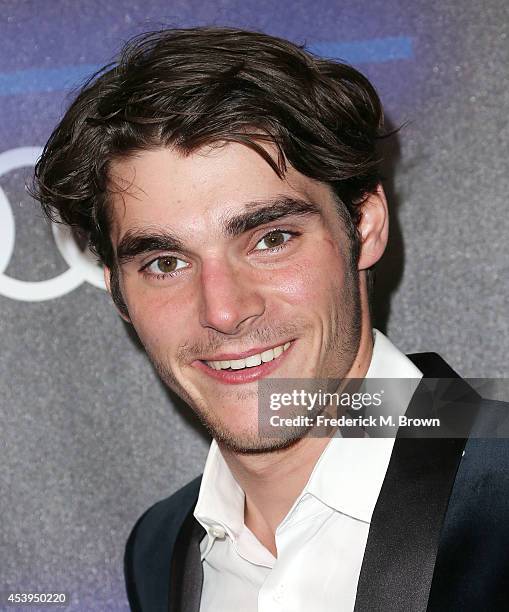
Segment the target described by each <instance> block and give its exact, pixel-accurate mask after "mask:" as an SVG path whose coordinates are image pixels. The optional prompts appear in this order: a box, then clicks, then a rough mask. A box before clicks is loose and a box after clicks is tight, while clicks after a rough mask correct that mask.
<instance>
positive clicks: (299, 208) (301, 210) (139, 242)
mask: <svg viewBox="0 0 509 612" xmlns="http://www.w3.org/2000/svg"><path fill="white" fill-rule="evenodd" d="M245 208H246V210H245V211H244V212H241V213H239V214H236V215H233V216H231V217H223V218H222V219H221V229H222V232H223V234H224V235H225V236H227V237H230V238H234V237H236V236H239V235H241V234H243V233H244V232H247V231H249V230H251V229H254V228H256V227H259V226H260V225H265V224H267V223H271V222H273V221H277V220H279V219H285V218H287V217H295V216H298V217H302V216H310V215H321V214H322V211H321V209H320V207H319V206H318V205H316V204H314V203H313V202H308V201H306V200H302V199H300V198H294V197H287V196H284V197H277V198H274V199H272V200H255V201H253V202H248V203H246V204H245ZM153 251H177V252H185V251H186V247H185V245H184V243H183V242H182V240H181V239H180V238H178V237H177V236H176V235H175V234H173V233H172V232H171V231H168V230H167V229H162V228H153V229H150V228H147V229H144V230H138V229H136V228H133V229H130V230H128V231H127V232H126V233H125V234H124V236H123V237H122V240H121V241H120V243H119V245H118V247H117V262H118V264H119V265H122V264H125V263H127V262H128V261H130V260H132V259H134V258H135V257H137V256H138V255H143V254H145V253H151V252H153Z"/></svg>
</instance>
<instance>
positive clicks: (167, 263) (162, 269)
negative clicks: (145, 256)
mask: <svg viewBox="0 0 509 612" xmlns="http://www.w3.org/2000/svg"><path fill="white" fill-rule="evenodd" d="M186 267H189V265H188V264H187V265H186V262H185V261H182V259H179V258H178V257H173V255H163V256H162V257H158V258H157V259H154V261H152V262H151V263H150V264H149V265H148V266H146V268H145V270H146V272H147V273H148V274H151V275H153V276H157V275H158V274H172V273H173V272H177V271H179V270H180V269H181V268H186Z"/></svg>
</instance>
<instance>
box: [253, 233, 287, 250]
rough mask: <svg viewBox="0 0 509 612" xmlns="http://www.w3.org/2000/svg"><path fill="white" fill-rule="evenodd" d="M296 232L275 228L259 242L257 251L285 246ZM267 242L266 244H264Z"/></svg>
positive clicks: (256, 247)
mask: <svg viewBox="0 0 509 612" xmlns="http://www.w3.org/2000/svg"><path fill="white" fill-rule="evenodd" d="M294 235H295V234H294V232H284V231H283V230H273V231H272V232H269V233H268V234H265V236H264V237H263V238H262V239H261V240H260V241H259V242H258V243H257V245H256V246H255V248H254V250H255V251H266V250H269V249H277V248H278V247H281V246H283V245H284V244H285V243H286V242H288V241H289V240H291V239H292V237H293V236H294ZM264 243H265V246H263V245H264Z"/></svg>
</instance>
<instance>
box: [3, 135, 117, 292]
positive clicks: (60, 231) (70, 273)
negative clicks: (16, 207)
mask: <svg viewBox="0 0 509 612" xmlns="http://www.w3.org/2000/svg"><path fill="white" fill-rule="evenodd" d="M41 153H42V149H41V148H40V147H20V148H18V149H11V150H10V151H5V152H4V153H0V177H2V176H3V175H4V174H7V173H8V172H10V171H11V170H17V169H18V168H24V167H26V166H33V165H34V164H35V162H36V161H37V159H38V157H39V156H40V155H41ZM51 229H52V232H53V237H54V239H55V244H56V247H57V249H58V250H59V251H60V254H61V255H62V257H63V258H64V260H65V261H66V263H67V265H68V266H69V268H68V269H67V270H66V271H65V272H63V273H62V274H59V275H58V276H55V277H54V278H50V279H49V280H43V281H37V282H30V281H22V280H19V279H17V278H12V277H10V276H7V275H6V274H5V270H6V268H7V266H8V265H9V261H10V260H11V257H12V253H13V251H14V243H15V240H16V231H15V223H14V216H13V214H12V209H11V205H10V203H9V200H8V198H7V196H6V195H5V192H4V191H3V189H2V188H1V187H0V294H1V295H4V296H6V297H8V298H12V299H13V300H21V301H23V302H41V301H44V300H52V299H55V298H58V297H61V296H63V295H66V294H67V293H70V292H71V291H73V289H76V287H78V286H79V285H81V284H82V283H83V282H87V283H90V284H91V285H93V286H94V287H98V288H100V289H105V288H106V287H105V285H104V278H103V274H102V270H101V268H100V267H99V266H98V265H97V263H96V261H95V259H94V257H93V255H92V253H90V251H88V249H87V250H86V251H85V252H83V251H82V250H81V249H80V247H79V246H78V245H77V244H76V242H75V240H74V238H73V235H72V232H71V230H70V228H69V227H67V226H65V225H62V224H60V223H58V224H57V223H53V224H52V225H51Z"/></svg>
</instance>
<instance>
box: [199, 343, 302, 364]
mask: <svg viewBox="0 0 509 612" xmlns="http://www.w3.org/2000/svg"><path fill="white" fill-rule="evenodd" d="M289 346H290V343H289V342H287V343H286V344H281V345H280V346H276V347H274V348H271V349H268V350H267V351H263V353H257V354H256V355H250V356H249V357H246V358H245V359H230V360H229V361H206V362H205V363H206V364H207V365H208V366H210V367H211V368H214V370H225V369H226V368H231V369H232V370H241V369H242V368H253V367H254V366H258V365H260V364H261V363H262V362H263V363H266V362H267V361H272V360H273V359H276V357H279V356H280V355H281V354H282V353H283V351H286V349H287V348H288V347H289Z"/></svg>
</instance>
